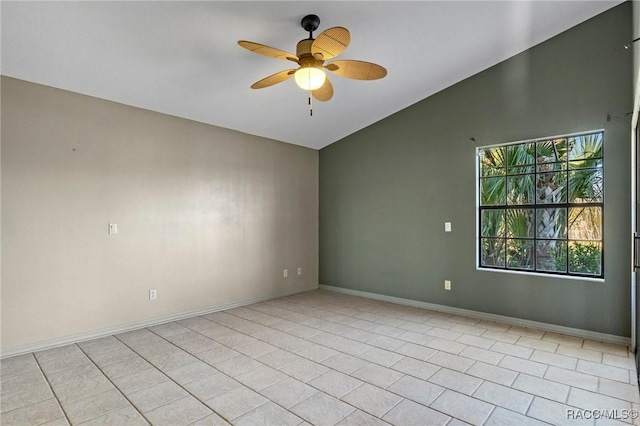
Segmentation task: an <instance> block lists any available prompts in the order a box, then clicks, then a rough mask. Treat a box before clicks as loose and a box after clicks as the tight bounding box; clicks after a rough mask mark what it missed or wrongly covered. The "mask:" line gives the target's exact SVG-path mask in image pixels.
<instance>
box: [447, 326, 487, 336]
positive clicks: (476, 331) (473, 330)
mask: <svg viewBox="0 0 640 426" xmlns="http://www.w3.org/2000/svg"><path fill="white" fill-rule="evenodd" d="M450 330H451V331H456V332H458V333H462V334H467V335H471V336H480V335H482V333H484V332H485V331H487V329H486V328H482V327H476V326H472V325H466V324H456V325H454V326H453V327H451V329H450Z"/></svg>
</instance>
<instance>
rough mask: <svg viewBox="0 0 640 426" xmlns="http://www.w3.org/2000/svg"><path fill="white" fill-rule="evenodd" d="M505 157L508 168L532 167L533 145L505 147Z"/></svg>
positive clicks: (534, 150)
mask: <svg viewBox="0 0 640 426" xmlns="http://www.w3.org/2000/svg"><path fill="white" fill-rule="evenodd" d="M507 156H508V165H509V166H524V165H529V164H530V165H533V163H535V157H536V146H535V143H533V142H529V143H521V144H518V145H509V146H508V147H507Z"/></svg>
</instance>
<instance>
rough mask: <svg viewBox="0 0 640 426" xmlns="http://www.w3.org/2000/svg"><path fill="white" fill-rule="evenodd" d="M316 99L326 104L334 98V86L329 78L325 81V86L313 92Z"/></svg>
mask: <svg viewBox="0 0 640 426" xmlns="http://www.w3.org/2000/svg"><path fill="white" fill-rule="evenodd" d="M311 93H312V94H313V97H314V99H316V100H318V101H320V102H326V101H328V100H329V99H331V98H333V84H331V82H330V81H329V77H327V79H326V80H325V81H324V84H323V85H322V86H321V87H320V88H319V89H316V90H314V91H312V92H311Z"/></svg>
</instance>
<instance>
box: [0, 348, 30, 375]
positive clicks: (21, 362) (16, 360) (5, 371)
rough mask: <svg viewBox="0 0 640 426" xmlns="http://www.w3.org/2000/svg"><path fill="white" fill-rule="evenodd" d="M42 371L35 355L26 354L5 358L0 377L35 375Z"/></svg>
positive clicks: (1, 361)
mask: <svg viewBox="0 0 640 426" xmlns="http://www.w3.org/2000/svg"><path fill="white" fill-rule="evenodd" d="M38 371H40V368H38V364H37V363H36V360H35V358H34V357H33V354H30V353H29V354H24V355H17V356H12V357H10V358H4V359H1V360H0V376H1V377H3V378H7V377H10V376H16V375H23V374H29V373H35V372H38Z"/></svg>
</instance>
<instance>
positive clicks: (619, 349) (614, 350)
mask: <svg viewBox="0 0 640 426" xmlns="http://www.w3.org/2000/svg"><path fill="white" fill-rule="evenodd" d="M582 348H583V349H590V350H594V351H599V352H606V353H609V354H612V355H618V356H622V357H628V356H629V347H628V346H624V345H617V344H615V343H605V342H597V341H595V340H588V339H585V340H584V343H583V344H582Z"/></svg>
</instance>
